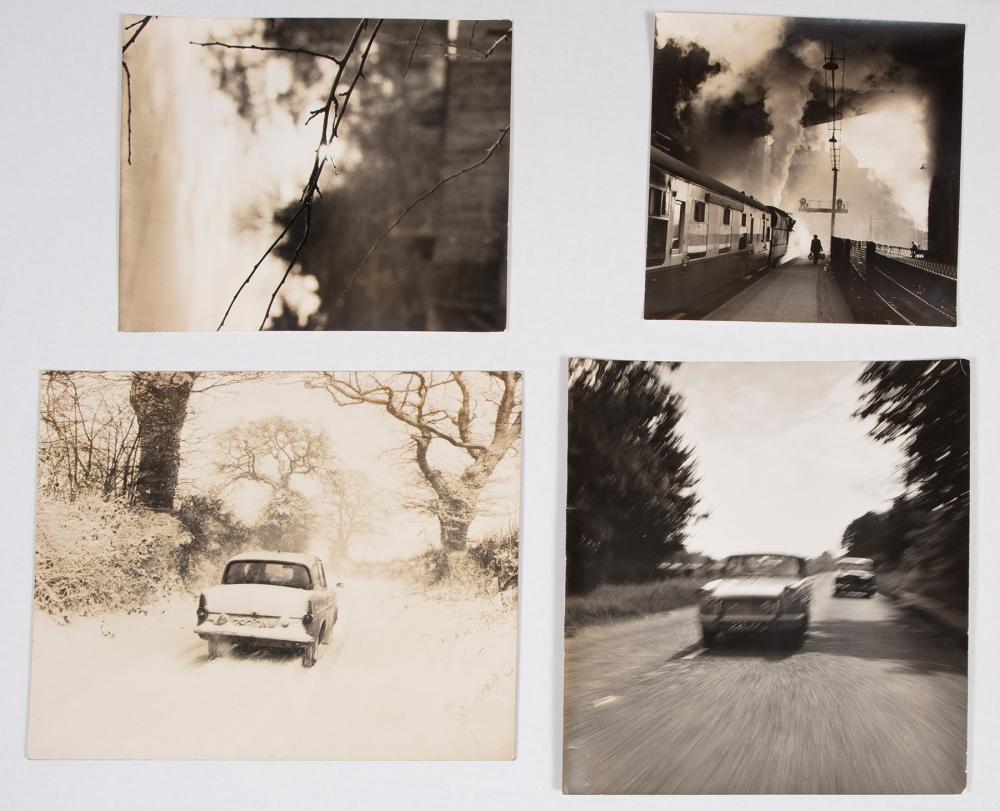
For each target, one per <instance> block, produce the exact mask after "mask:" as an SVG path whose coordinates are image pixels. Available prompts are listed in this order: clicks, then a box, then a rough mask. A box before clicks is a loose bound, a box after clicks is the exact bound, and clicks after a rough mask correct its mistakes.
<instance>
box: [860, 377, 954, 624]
mask: <svg viewBox="0 0 1000 811" xmlns="http://www.w3.org/2000/svg"><path fill="white" fill-rule="evenodd" d="M860 382H861V384H862V385H863V386H864V387H865V391H864V394H863V395H862V405H861V407H860V408H859V409H858V411H857V413H856V415H855V416H857V417H859V418H862V419H872V420H874V426H873V428H872V429H871V431H870V434H871V436H872V437H874V438H875V439H877V440H879V441H881V442H899V443H901V445H902V448H903V451H904V453H905V454H906V463H905V466H904V469H903V479H904V484H905V486H906V492H905V493H904V494H903V495H902V496H900V497H898V498H897V499H896V500H895V501H894V502H893V505H892V507H891V508H890V509H889V510H886V511H885V512H882V513H867V514H865V515H863V516H861V517H859V518H857V519H855V520H854V521H852V522H851V524H850V525H849V526H848V527H847V529H846V530H845V532H844V545H845V547H846V548H847V549H848V552H849V553H850V554H857V555H861V556H864V557H871V558H875V559H876V560H879V561H881V562H883V563H885V564H888V565H889V566H898V567H900V568H901V569H903V570H908V571H912V572H919V573H921V574H920V577H918V579H921V578H922V579H924V580H926V581H928V582H930V583H934V584H936V585H934V586H931V588H933V589H935V591H940V590H944V591H945V592H947V593H948V595H949V599H950V601H951V602H952V603H953V604H961V605H966V604H967V601H968V583H969V481H970V478H969V450H970V447H969V437H970V433H969V430H970V429H969V370H968V363H967V362H965V361H962V360H947V361H898V362H879V363H872V364H869V365H868V366H867V367H866V368H865V370H864V372H863V373H862V375H861V378H860Z"/></svg>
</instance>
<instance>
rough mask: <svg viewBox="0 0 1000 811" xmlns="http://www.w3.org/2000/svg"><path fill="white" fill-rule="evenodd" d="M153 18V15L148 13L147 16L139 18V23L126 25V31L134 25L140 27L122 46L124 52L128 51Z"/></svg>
mask: <svg viewBox="0 0 1000 811" xmlns="http://www.w3.org/2000/svg"><path fill="white" fill-rule="evenodd" d="M152 19H153V15H152V14H147V15H146V16H145V17H143V18H142V19H141V20H139V21H138V23H132V25H127V26H125V30H126V31H128V30H129V28H131V27H132V26H133V25H138V26H139V27H138V29H136V32H135V33H134V34H133V35H132V36H131V37H130V38H129V41H128V42H126V43H125V44H124V45H123V46H122V53H125V51H127V50H128V49H129V48H130V47H131V46H132V43H133V42H135V41H136V40H137V39H138V38H139V34H141V33H142V29H143V28H145V27H146V26H147V25H149V21H150V20H152Z"/></svg>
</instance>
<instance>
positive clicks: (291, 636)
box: [194, 622, 316, 645]
mask: <svg viewBox="0 0 1000 811" xmlns="http://www.w3.org/2000/svg"><path fill="white" fill-rule="evenodd" d="M194 632H195V633H196V634H198V636H200V637H201V638H202V639H220V640H229V641H237V642H239V641H249V640H253V641H255V642H260V643H262V644H272V645H308V644H310V643H311V642H314V641H315V639H316V638H315V637H314V636H312V634H310V633H309V632H308V631H307V630H306V629H305V628H303V627H301V626H299V627H298V628H296V627H294V626H292V625H289V626H288V627H287V628H282V627H280V626H279V627H276V628H256V627H253V626H240V625H233V624H232V623H229V624H226V625H215V624H214V623H207V622H206V623H203V624H202V625H199V626H198V627H197V628H195V629H194Z"/></svg>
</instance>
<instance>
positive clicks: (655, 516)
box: [566, 359, 699, 594]
mask: <svg viewBox="0 0 1000 811" xmlns="http://www.w3.org/2000/svg"><path fill="white" fill-rule="evenodd" d="M668 368H676V364H675V365H673V366H670V367H667V366H665V365H663V364H657V363H640V362H624V361H606V360H580V359H577V360H574V361H572V362H571V366H570V384H569V439H568V447H569V463H568V487H567V489H568V493H567V505H566V590H567V592H568V593H570V594H581V593H585V592H587V591H590V590H592V589H594V588H596V587H597V586H599V585H600V584H601V583H623V582H641V581H644V580H651V579H654V578H656V577H659V576H660V575H661V572H660V571H659V570H658V569H657V565H658V564H659V563H660V562H661V561H663V560H664V559H666V558H669V557H671V556H673V555H676V554H677V553H679V552H682V551H683V546H684V540H685V538H686V529H687V527H688V525H689V524H690V523H691V522H692V521H694V520H697V518H699V515H698V513H697V512H696V508H697V506H698V496H697V493H696V491H695V486H696V485H697V481H698V480H697V478H696V476H695V470H694V457H693V451H692V449H691V448H689V447H687V446H685V445H684V444H683V442H682V437H681V435H680V434H679V432H678V431H677V424H678V422H679V421H680V418H681V416H682V414H683V410H684V404H683V400H682V399H681V397H680V395H678V394H676V393H675V392H674V391H673V389H672V388H671V387H670V385H669V383H667V381H666V380H665V379H664V376H663V372H664V371H665V370H666V369H668Z"/></svg>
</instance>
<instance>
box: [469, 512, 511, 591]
mask: <svg viewBox="0 0 1000 811" xmlns="http://www.w3.org/2000/svg"><path fill="white" fill-rule="evenodd" d="M518 541H519V533H518V529H517V527H514V526H509V527H507V529H505V530H502V531H499V532H493V533H490V534H489V535H487V536H486V537H484V538H483V539H482V540H480V541H479V542H477V543H475V544H473V545H471V546H470V547H469V548H468V549H467V550H466V554H468V556H469V557H470V558H471V559H472V560H473V561H474V562H475V563H476V565H478V566H479V568H480V569H482V571H483V572H486V573H487V574H489V575H490V576H491V577H493V578H495V579H496V589H497V591H506V590H507V589H509V588H513V587H515V586H516V585H517V571H518V547H519V543H518Z"/></svg>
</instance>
